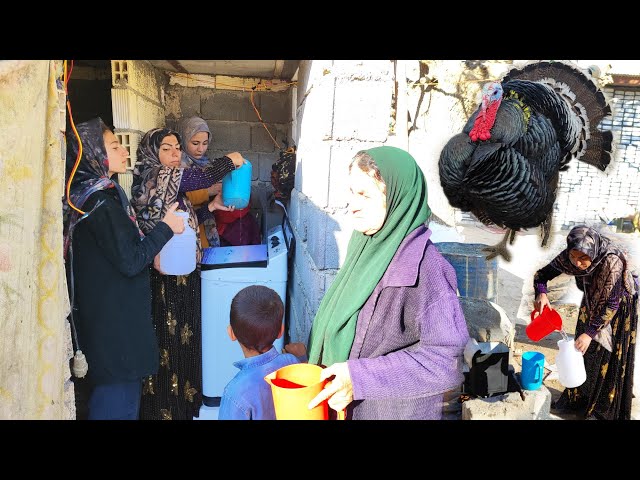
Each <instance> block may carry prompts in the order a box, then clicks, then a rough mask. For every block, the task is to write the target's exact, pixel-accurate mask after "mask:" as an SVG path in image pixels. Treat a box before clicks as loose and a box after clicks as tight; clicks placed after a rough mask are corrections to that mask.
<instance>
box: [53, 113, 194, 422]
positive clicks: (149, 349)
mask: <svg viewBox="0 0 640 480" xmlns="http://www.w3.org/2000/svg"><path fill="white" fill-rule="evenodd" d="M76 130H77V132H78V136H79V137H80V142H81V143H79V142H78V139H77V138H76V136H75V135H74V134H73V133H72V132H71V129H69V130H67V181H68V179H69V177H70V176H71V175H73V178H72V180H71V186H70V197H71V204H72V205H73V206H75V207H76V208H78V209H80V210H83V211H84V212H86V213H84V214H83V213H80V212H78V211H77V210H75V209H72V207H71V206H70V205H69V203H67V202H66V200H65V203H64V208H65V221H64V244H65V249H64V252H65V258H66V259H67V260H68V261H69V263H68V265H67V268H68V271H69V289H70V298H71V300H72V302H73V305H72V313H71V320H72V322H73V325H74V326H75V328H76V330H77V344H76V348H78V349H80V350H82V351H83V352H84V354H85V356H86V359H87V362H88V364H89V370H88V374H87V380H88V381H89V382H90V385H89V386H90V387H91V393H90V397H89V405H88V407H89V415H88V418H89V419H90V420H94V419H95V420H109V419H110V420H116V419H118V420H135V419H137V418H138V407H139V405H140V392H141V388H142V379H143V378H144V377H146V376H147V375H150V374H152V373H154V372H156V371H157V369H158V344H157V341H156V338H155V335H154V332H153V325H152V323H151V307H150V305H151V287H150V283H149V272H148V269H147V268H148V266H149V264H150V263H151V262H152V260H153V258H154V256H155V255H156V254H157V253H158V252H159V251H160V250H161V249H162V247H163V246H164V245H165V244H166V243H167V242H168V241H169V240H170V239H171V237H173V233H174V232H175V233H181V232H183V231H184V222H183V220H182V218H180V217H179V216H177V215H175V214H174V213H173V212H174V210H175V209H176V207H177V204H175V203H174V204H173V205H172V204H171V203H170V204H168V207H170V208H166V209H164V211H163V216H162V217H159V218H158V221H157V222H156V224H155V225H154V228H150V229H148V230H147V231H146V232H145V233H146V236H145V235H142V233H141V232H140V230H139V228H138V225H137V223H136V219H135V215H134V212H133V209H132V208H131V205H130V204H129V200H128V199H127V196H126V195H125V193H124V191H123V190H122V188H121V187H120V186H119V185H118V184H117V183H116V182H114V181H113V180H112V179H111V177H112V176H113V174H115V173H124V172H125V171H126V160H127V155H128V152H127V150H126V148H124V147H123V146H122V145H121V144H120V142H119V141H118V139H117V137H116V136H115V135H114V134H113V132H112V131H111V130H110V129H109V128H107V126H106V125H105V124H104V123H103V121H102V120H101V119H100V118H94V119H92V120H89V121H87V122H84V123H80V124H78V125H77V128H76ZM81 146H82V148H81ZM80 150H81V151H82V156H81V157H80V161H79V163H78V164H77V169H76V170H75V171H74V166H75V165H76V159H77V157H78V152H79V151H80Z"/></svg>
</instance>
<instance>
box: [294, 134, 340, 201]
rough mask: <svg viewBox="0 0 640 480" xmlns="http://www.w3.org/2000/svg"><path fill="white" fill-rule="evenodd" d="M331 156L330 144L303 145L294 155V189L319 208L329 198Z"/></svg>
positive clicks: (313, 143)
mask: <svg viewBox="0 0 640 480" xmlns="http://www.w3.org/2000/svg"><path fill="white" fill-rule="evenodd" d="M331 156H332V147H331V145H330V142H318V141H316V142H312V143H305V144H303V147H302V148H301V149H300V150H298V151H297V153H296V160H297V165H296V178H295V186H296V189H298V190H299V191H301V192H302V193H304V194H305V195H306V196H307V197H309V199H310V200H311V201H312V202H313V203H314V204H315V205H316V206H318V207H321V208H324V207H326V206H327V201H328V198H329V187H330V182H331V180H330V170H329V168H330V166H331Z"/></svg>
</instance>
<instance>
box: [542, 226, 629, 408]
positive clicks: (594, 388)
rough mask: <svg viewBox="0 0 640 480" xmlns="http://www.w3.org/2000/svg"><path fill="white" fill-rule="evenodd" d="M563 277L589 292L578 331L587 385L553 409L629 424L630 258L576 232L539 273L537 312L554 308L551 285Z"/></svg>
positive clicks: (592, 234)
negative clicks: (564, 275)
mask: <svg viewBox="0 0 640 480" xmlns="http://www.w3.org/2000/svg"><path fill="white" fill-rule="evenodd" d="M561 273H564V274H567V275H573V276H575V277H576V285H577V286H578V288H579V289H580V290H582V291H583V292H584V296H583V298H582V303H581V304H580V312H579V315H578V323H577V325H576V331H575V346H576V349H578V350H579V351H581V352H582V354H583V355H584V365H585V368H586V371H587V380H586V382H585V383H583V384H582V385H581V386H579V387H577V388H566V389H565V390H564V392H563V393H562V395H561V396H560V398H559V399H558V401H557V402H555V403H554V404H553V405H552V408H554V409H557V410H565V411H566V410H571V411H580V412H584V415H585V416H586V417H587V418H590V419H606V420H629V419H630V418H631V399H632V390H633V366H634V357H635V343H636V329H637V324H638V277H637V276H635V275H633V274H632V273H631V272H630V271H629V269H628V266H627V258H626V256H625V254H624V253H623V252H622V251H621V250H620V249H619V248H618V247H617V246H616V245H614V244H613V243H612V242H611V240H610V239H609V238H607V237H605V236H604V235H600V234H599V233H598V232H597V231H596V230H594V229H593V228H589V227H586V226H584V225H583V226H577V227H574V228H573V229H572V230H571V231H570V232H569V235H568V236H567V248H566V249H564V250H563V251H562V252H560V254H559V255H558V256H557V257H556V258H554V259H553V260H552V261H551V263H549V264H548V265H547V266H545V267H544V268H542V269H540V270H538V271H537V272H536V273H535V276H534V280H533V286H534V289H535V292H536V301H535V308H536V310H538V311H539V312H542V309H543V308H544V307H545V306H549V308H551V306H550V305H549V299H548V298H547V282H548V281H549V280H551V279H553V278H555V277H557V276H558V275H560V274H561ZM592 340H594V341H592Z"/></svg>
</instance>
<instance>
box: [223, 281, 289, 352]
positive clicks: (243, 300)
mask: <svg viewBox="0 0 640 480" xmlns="http://www.w3.org/2000/svg"><path fill="white" fill-rule="evenodd" d="M283 315H284V305H283V304H282V300H281V299H280V296H279V295H278V294H277V293H276V292H275V291H274V290H272V289H270V288H268V287H264V286H262V285H251V286H250V287H245V288H243V289H242V290H240V291H239V292H238V293H237V294H236V295H235V297H233V300H232V301H231V322H230V323H231V328H233V333H234V335H235V336H236V338H237V339H238V342H240V343H241V344H242V345H243V346H244V347H245V348H251V349H253V350H256V351H258V352H260V353H264V352H266V351H267V350H269V349H270V348H271V346H272V345H273V342H274V340H275V339H276V338H278V334H279V333H280V326H281V325H282V317H283Z"/></svg>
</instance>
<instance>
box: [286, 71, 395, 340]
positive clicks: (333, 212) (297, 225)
mask: <svg viewBox="0 0 640 480" xmlns="http://www.w3.org/2000/svg"><path fill="white" fill-rule="evenodd" d="M394 82H395V78H394V72H393V63H392V62H390V61H387V60H384V61H369V60H367V61H343V60H340V61H336V60H313V61H310V60H304V61H301V63H300V68H299V71H298V88H297V105H296V106H295V108H296V129H295V130H296V137H297V138H296V144H297V145H298V152H297V165H296V181H295V188H294V190H293V192H292V198H291V202H290V205H289V214H290V218H291V224H292V227H293V230H294V234H295V237H296V249H295V254H294V257H293V262H292V267H291V272H290V275H289V284H288V288H289V296H290V301H289V305H288V308H289V312H288V314H289V335H290V340H291V341H294V342H305V343H306V342H307V341H308V337H309V333H310V331H311V324H312V321H313V318H314V316H315V314H316V312H317V310H318V306H319V305H320V301H321V300H322V297H323V296H324V294H325V292H326V291H327V290H328V289H329V287H330V286H331V283H332V282H333V280H334V279H335V276H336V274H337V272H338V269H339V267H340V265H342V263H343V262H344V257H345V254H346V248H347V244H348V242H349V239H350V237H351V232H352V228H351V225H350V224H349V220H348V218H347V215H346V206H347V202H348V197H347V184H346V176H347V173H348V171H347V165H348V164H349V162H350V160H351V158H352V157H353V155H355V154H356V153H357V152H358V151H359V150H363V149H366V148H370V147H374V146H379V145H383V144H385V143H389V142H390V140H391V139H390V134H389V126H390V120H391V114H392V100H393V99H392V95H393V92H394Z"/></svg>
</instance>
